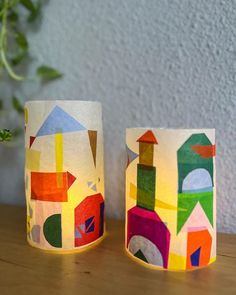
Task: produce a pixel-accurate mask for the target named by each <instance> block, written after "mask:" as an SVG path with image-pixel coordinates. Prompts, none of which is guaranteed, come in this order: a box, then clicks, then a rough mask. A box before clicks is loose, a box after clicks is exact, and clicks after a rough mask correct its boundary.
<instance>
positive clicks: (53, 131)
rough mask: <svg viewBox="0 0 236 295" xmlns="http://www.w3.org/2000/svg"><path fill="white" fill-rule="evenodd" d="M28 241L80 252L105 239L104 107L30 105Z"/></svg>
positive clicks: (60, 103)
mask: <svg viewBox="0 0 236 295" xmlns="http://www.w3.org/2000/svg"><path fill="white" fill-rule="evenodd" d="M25 190H26V203H27V239H28V242H29V243H30V244H31V245H32V246H35V247H38V248H42V249H47V250H54V251H55V250H60V251H62V250H74V249H81V248H83V247H86V246H88V245H90V244H92V243H95V242H96V241H99V240H100V239H101V238H102V237H103V235H104V173H103V131H102V118H101V105H100V103H98V102H86V101H61V100H55V101H29V102H27V103H26V105H25Z"/></svg>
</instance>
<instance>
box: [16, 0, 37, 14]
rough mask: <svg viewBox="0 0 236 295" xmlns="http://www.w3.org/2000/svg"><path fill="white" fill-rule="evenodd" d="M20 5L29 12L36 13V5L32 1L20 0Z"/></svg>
mask: <svg viewBox="0 0 236 295" xmlns="http://www.w3.org/2000/svg"><path fill="white" fill-rule="evenodd" d="M20 3H21V4H22V5H23V6H24V7H25V8H26V9H27V10H29V12H31V13H32V12H34V11H35V6H34V3H33V2H32V1H31V0H20Z"/></svg>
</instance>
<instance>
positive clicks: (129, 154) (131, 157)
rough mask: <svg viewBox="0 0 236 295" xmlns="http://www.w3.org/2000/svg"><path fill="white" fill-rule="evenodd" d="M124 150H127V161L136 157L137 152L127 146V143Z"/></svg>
mask: <svg viewBox="0 0 236 295" xmlns="http://www.w3.org/2000/svg"><path fill="white" fill-rule="evenodd" d="M126 151H127V155H128V161H129V163H131V162H132V161H133V160H135V159H136V158H137V157H138V154H136V153H135V152H133V151H132V150H131V149H130V148H128V146H127V145H126Z"/></svg>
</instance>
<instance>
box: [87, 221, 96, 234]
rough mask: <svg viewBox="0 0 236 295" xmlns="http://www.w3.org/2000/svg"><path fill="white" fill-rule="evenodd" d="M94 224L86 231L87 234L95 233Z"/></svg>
mask: <svg viewBox="0 0 236 295" xmlns="http://www.w3.org/2000/svg"><path fill="white" fill-rule="evenodd" d="M94 228H95V227H94V222H93V223H92V225H91V226H90V227H89V228H88V229H87V230H86V233H91V232H93V231H94Z"/></svg>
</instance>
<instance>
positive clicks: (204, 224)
mask: <svg viewBox="0 0 236 295" xmlns="http://www.w3.org/2000/svg"><path fill="white" fill-rule="evenodd" d="M126 144H127V154H128V161H127V168H126V241H125V247H126V250H127V253H128V254H129V256H131V257H133V258H134V259H135V260H136V261H139V262H141V263H142V264H143V265H146V266H149V267H152V268H157V269H165V270H193V269H197V268H200V267H203V266H206V265H208V264H210V263H212V262H213V261H215V259H216V201H215V188H216V185H215V131H214V129H199V130H198V129H177V130H174V129H170V130H168V129H143V128H130V129H127V133H126Z"/></svg>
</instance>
